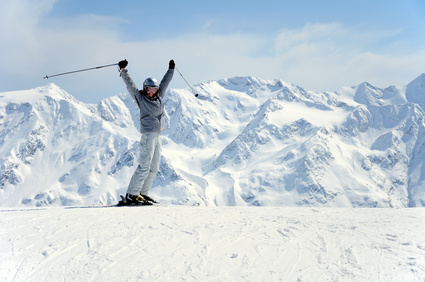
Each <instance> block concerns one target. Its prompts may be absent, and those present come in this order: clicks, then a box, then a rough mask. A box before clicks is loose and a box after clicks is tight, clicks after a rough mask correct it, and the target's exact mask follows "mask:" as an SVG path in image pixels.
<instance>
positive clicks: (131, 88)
mask: <svg viewBox="0 0 425 282" xmlns="http://www.w3.org/2000/svg"><path fill="white" fill-rule="evenodd" d="M173 74H174V70H172V69H169V70H168V71H167V72H166V73H165V75H164V77H163V78H162V80H161V83H160V84H159V90H158V91H159V98H158V99H156V100H150V99H148V98H147V97H145V96H144V95H143V94H141V93H140V92H139V89H138V88H137V87H136V84H134V82H133V80H132V79H131V77H130V75H129V74H128V72H127V69H124V70H122V71H121V77H122V80H123V81H124V83H125V85H126V86H127V91H128V93H130V95H131V97H133V99H134V101H135V102H136V103H137V105H138V106H139V109H140V132H141V133H145V132H162V131H164V130H165V122H164V103H163V102H162V99H163V98H164V94H165V91H166V90H167V87H168V85H169V84H170V82H171V79H173Z"/></svg>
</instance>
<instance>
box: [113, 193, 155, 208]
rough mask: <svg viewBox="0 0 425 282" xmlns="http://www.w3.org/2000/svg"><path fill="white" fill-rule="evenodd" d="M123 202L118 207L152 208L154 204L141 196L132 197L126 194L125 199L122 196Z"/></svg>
mask: <svg viewBox="0 0 425 282" xmlns="http://www.w3.org/2000/svg"><path fill="white" fill-rule="evenodd" d="M120 197H121V201H119V202H118V205H117V206H151V205H152V203H151V202H149V201H147V200H146V199H145V198H144V197H143V196H141V195H137V196H135V195H130V194H126V195H125V197H123V196H121V195H120Z"/></svg>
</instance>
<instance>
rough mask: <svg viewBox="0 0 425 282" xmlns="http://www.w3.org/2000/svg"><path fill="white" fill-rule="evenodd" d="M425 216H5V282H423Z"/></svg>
mask: <svg viewBox="0 0 425 282" xmlns="http://www.w3.org/2000/svg"><path fill="white" fill-rule="evenodd" d="M424 223H425V209H422V208H417V209H342V208H341V209H335V208H282V207H260V208H258V207H257V208H256V207H220V208H218V207H189V206H156V207H121V208H102V209H87V208H85V209H79V208H72V209H71V208H43V209H37V208H34V209H19V208H9V209H6V208H2V209H0V226H1V229H0V230H1V231H0V234H1V241H0V242H1V243H0V255H1V263H0V281H71V280H76V281H196V280H199V281H279V280H282V281H424V280H425V239H424V237H423V234H425V224H424Z"/></svg>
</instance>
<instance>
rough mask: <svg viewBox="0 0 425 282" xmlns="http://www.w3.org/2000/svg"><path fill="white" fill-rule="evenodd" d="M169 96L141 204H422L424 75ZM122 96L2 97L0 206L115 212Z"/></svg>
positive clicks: (236, 86)
mask: <svg viewBox="0 0 425 282" xmlns="http://www.w3.org/2000/svg"><path fill="white" fill-rule="evenodd" d="M195 88H196V90H197V92H198V93H199V94H200V95H199V97H198V98H195V97H194V96H193V95H192V94H191V92H190V91H188V90H187V89H171V90H170V91H168V93H167V94H166V98H165V106H166V112H167V115H166V117H167V125H168V129H167V130H166V131H165V132H164V133H163V157H162V158H161V167H160V172H159V174H158V176H157V178H156V180H155V182H154V186H153V189H152V190H151V195H152V196H153V197H156V198H158V199H159V200H161V201H162V202H168V203H193V202H199V203H201V204H202V205H259V206H270V205H272V206H332V207H415V206H425V166H424V160H425V150H424V149H425V121H424V116H425V112H424V109H425V74H422V75H421V76H419V77H418V78H416V79H415V80H413V81H412V82H411V83H409V84H408V85H407V86H391V87H388V88H386V89H380V88H377V87H375V86H373V85H370V84H368V83H362V84H360V85H358V86H355V87H345V88H342V89H340V90H338V91H336V92H325V93H315V92H312V91H307V90H305V89H303V88H301V87H298V86H295V85H292V84H289V83H286V82H284V81H281V80H262V79H258V78H254V77H234V78H230V79H221V80H218V81H210V82H208V83H203V84H200V85H196V86H195ZM137 120H138V113H137V108H136V105H135V103H134V102H133V101H132V99H131V97H130V96H129V95H128V94H119V95H117V96H113V97H111V98H108V99H105V100H102V101H100V102H99V103H98V104H97V105H94V104H90V105H88V104H84V103H81V102H79V101H77V100H76V99H75V98H73V97H72V96H71V95H69V94H68V93H66V92H65V91H64V90H62V89H60V88H59V87H58V86H56V85H54V84H49V85H46V86H44V87H40V88H36V89H32V90H27V91H15V92H4V93H0V159H1V167H0V175H1V176H0V205H1V206H21V205H23V206H44V205H54V206H60V205H80V204H99V203H113V202H116V201H117V200H118V196H119V194H124V193H125V191H126V188H127V185H128V181H129V180H130V177H131V175H132V173H133V171H134V169H135V167H136V165H137V159H138V157H137V155H138V140H139V138H140V134H139V133H138V121H137Z"/></svg>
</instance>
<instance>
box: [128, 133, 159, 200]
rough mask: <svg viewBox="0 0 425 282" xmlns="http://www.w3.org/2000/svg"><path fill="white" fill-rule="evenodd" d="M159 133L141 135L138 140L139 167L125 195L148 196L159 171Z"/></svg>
mask: <svg viewBox="0 0 425 282" xmlns="http://www.w3.org/2000/svg"><path fill="white" fill-rule="evenodd" d="M160 135H161V133H160V132H146V133H142V137H141V139H140V156H139V165H138V166H137V169H136V171H135V172H134V174H133V177H131V180H130V184H129V185H128V189H127V193H128V194H131V195H139V194H142V195H148V193H149V190H150V188H151V186H152V183H153V181H154V180H155V176H156V174H157V173H158V170H159V162H160V157H161V138H160Z"/></svg>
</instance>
